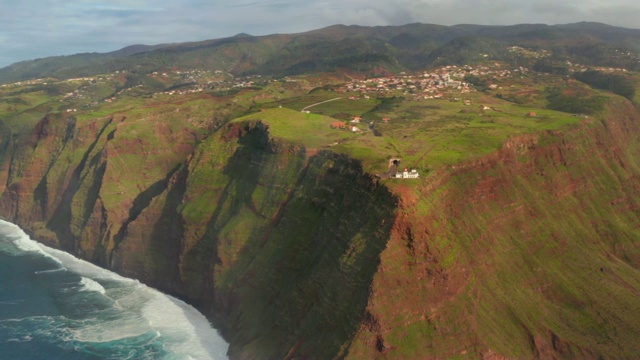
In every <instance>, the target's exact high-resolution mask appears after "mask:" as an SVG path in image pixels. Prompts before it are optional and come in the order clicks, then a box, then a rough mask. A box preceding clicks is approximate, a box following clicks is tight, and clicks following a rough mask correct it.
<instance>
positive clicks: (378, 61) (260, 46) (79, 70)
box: [0, 22, 640, 83]
mask: <svg viewBox="0 0 640 360" xmlns="http://www.w3.org/2000/svg"><path fill="white" fill-rule="evenodd" d="M639 41H640V30H632V29H625V28H620V27H613V26H608V25H604V24H598V23H586V22H583V23H576V24H567V25H553V26H549V25H544V24H523V25H513V26H481V25H456V26H440V25H431V24H419V23H416V24H408V25H403V26H376V27H365V26H344V25H335V26H330V27H327V28H324V29H319V30H314V31H309V32H305V33H298V34H283V35H268V36H251V35H248V34H239V35H236V36H234V37H230V38H223V39H214V40H207V41H200V42H191V43H179V44H164V45H155V46H142V45H136V46H131V47H127V48H124V49H122V50H119V51H114V52H110V53H105V54H97V53H91V54H77V55H69V56H58V57H51V58H44V59H37V60H32V61H23V62H19V63H16V64H13V65H11V66H8V67H5V68H3V69H0V83H9V82H16V81H24V80H29V79H35V78H45V77H55V78H57V79H68V78H77V77H84V76H94V75H97V74H103V73H112V72H115V71H123V70H126V71H134V72H136V73H139V74H149V73H152V72H154V71H167V70H173V69H180V70H184V71H188V70H202V69H217V70H221V71H225V72H228V73H231V74H233V75H234V76H246V75H252V74H269V75H277V76H286V75H296V74H303V73H308V72H322V71H333V70H334V69H336V68H345V69H350V70H355V71H358V72H362V73H366V74H369V75H372V74H380V73H383V72H385V71H392V72H399V71H416V70H420V69H423V68H428V67H433V66H440V65H465V64H467V63H473V62H477V61H480V60H497V61H506V62H509V63H510V64H512V65H522V66H529V67H531V66H533V64H534V63H535V62H536V61H537V60H539V59H540V56H541V54H542V53H545V52H546V53H547V54H553V56H552V59H553V60H554V61H559V62H564V61H571V62H578V63H583V64H586V65H594V66H595V65H598V66H607V67H624V68H627V69H629V70H636V69H638V64H639V63H638V60H640V57H639V55H638V43H639ZM509 46H518V47H523V48H525V49H529V50H530V51H524V52H509V51H506V48H507V47H509ZM536 54H537V55H536Z"/></svg>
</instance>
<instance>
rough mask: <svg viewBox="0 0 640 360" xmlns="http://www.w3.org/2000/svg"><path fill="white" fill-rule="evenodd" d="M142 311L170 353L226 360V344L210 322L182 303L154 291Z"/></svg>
mask: <svg viewBox="0 0 640 360" xmlns="http://www.w3.org/2000/svg"><path fill="white" fill-rule="evenodd" d="M150 290H151V291H152V292H154V293H155V294H154V297H153V298H152V299H151V300H149V301H148V302H147V303H146V305H145V307H144V308H143V310H142V314H143V316H144V317H145V318H146V319H147V320H149V323H150V324H151V326H152V327H153V328H154V329H156V330H158V331H159V332H160V333H161V334H162V335H163V336H165V337H166V338H167V341H166V345H167V348H168V349H169V350H170V351H171V352H175V353H179V354H189V355H190V356H192V357H194V358H196V359H216V360H218V359H227V355H226V353H227V350H228V348H229V344H227V343H226V342H225V341H224V339H222V337H220V335H219V334H218V333H217V331H216V330H214V329H213V328H212V327H211V324H209V321H208V320H207V319H206V318H205V317H204V316H203V315H202V314H201V313H199V312H198V311H196V310H195V309H194V308H193V307H191V306H189V305H188V304H186V303H185V302H183V301H182V300H179V299H176V298H173V297H171V296H168V295H164V294H162V293H160V292H158V291H156V290H152V289H150Z"/></svg>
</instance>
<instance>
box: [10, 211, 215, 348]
mask: <svg viewBox="0 0 640 360" xmlns="http://www.w3.org/2000/svg"><path fill="white" fill-rule="evenodd" d="M0 279H1V280H0V359H29V360H35V359H47V360H50V359H65V360H67V359H118V360H120V359H227V356H226V352H227V349H228V344H227V343H226V342H225V341H224V340H223V339H222V338H221V337H220V336H219V335H218V333H217V332H216V330H215V329H213V328H212V327H211V326H210V325H209V323H208V322H207V320H206V319H205V318H204V316H203V315H202V314H200V313H198V312H197V311H196V310H195V309H194V308H192V307H191V306H189V305H187V304H185V303H184V302H182V301H180V300H178V299H175V298H172V297H170V296H167V295H164V294H162V293H160V292H159V291H156V290H154V289H151V288H149V287H147V286H145V285H143V284H141V283H139V282H138V281H136V280H131V279H127V278H123V277H121V276H119V275H117V274H115V273H112V272H109V271H107V270H104V269H101V268H99V267H96V266H94V265H92V264H90V263H88V262H85V261H82V260H79V259H76V258H74V257H72V256H71V255H68V254H66V253H64V252H61V251H57V250H54V249H51V248H48V247H45V246H43V245H41V244H38V243H36V242H35V241H33V240H31V239H30V238H29V237H28V236H27V235H26V234H25V233H24V232H23V231H22V230H21V229H20V228H19V227H17V226H16V225H13V224H11V223H8V222H5V221H1V220H0Z"/></svg>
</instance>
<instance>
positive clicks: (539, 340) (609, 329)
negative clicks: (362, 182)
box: [350, 100, 640, 359]
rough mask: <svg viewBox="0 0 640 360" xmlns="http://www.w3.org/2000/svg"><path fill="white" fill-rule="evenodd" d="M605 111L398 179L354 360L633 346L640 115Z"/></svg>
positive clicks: (639, 236) (639, 261) (622, 105)
mask: <svg viewBox="0 0 640 360" xmlns="http://www.w3.org/2000/svg"><path fill="white" fill-rule="evenodd" d="M607 114H608V115H607V116H606V117H605V118H604V119H602V120H597V119H587V120H585V121H584V123H583V124H582V125H581V126H579V127H577V128H574V129H571V130H567V131H562V132H545V133H539V134H532V135H523V136H518V137H514V138H512V139H510V140H509V141H507V142H506V143H505V144H504V146H503V148H502V149H501V150H500V151H498V152H496V153H494V154H492V155H490V156H487V157H484V158H482V159H479V160H477V161H474V162H469V163H465V164H462V165H460V166H456V167H451V168H449V169H446V170H444V169H443V170H442V171H440V172H439V173H438V174H435V175H434V176H432V177H431V178H430V179H429V181H427V182H426V183H425V184H424V185H422V186H421V187H420V188H419V189H413V190H410V189H396V192H401V193H403V194H404V196H403V197H402V202H401V204H400V210H399V212H398V217H397V220H396V223H395V225H394V228H393V230H392V233H391V237H390V240H389V242H388V244H387V248H386V249H385V251H383V253H382V254H381V266H380V269H379V271H378V272H377V273H376V275H375V277H374V281H373V284H372V294H371V301H370V302H369V304H368V307H367V317H366V318H367V321H365V322H364V323H363V324H362V326H361V327H360V330H359V332H358V334H357V336H356V340H355V341H354V345H353V346H352V349H351V350H352V351H351V352H350V356H351V357H352V358H354V359H356V358H376V357H380V358H407V359H413V358H447V357H455V356H469V357H472V358H476V357H483V358H503V357H506V358H517V359H524V358H545V359H548V358H633V357H635V356H637V354H638V352H639V351H640V345H639V344H638V342H637V339H638V335H640V327H639V326H638V321H639V320H640V319H639V316H638V313H639V311H640V304H639V303H638V301H637V297H638V294H640V292H639V291H640V271H639V270H640V257H639V255H640V231H639V229H638V224H640V202H639V201H638V199H640V182H639V180H640V177H639V175H640V143H639V142H638V140H639V139H640V117H638V113H637V111H636V109H634V108H633V107H632V106H631V105H630V104H629V103H626V102H623V101H622V100H620V101H619V102H614V103H612V104H610V108H609V109H608V112H607Z"/></svg>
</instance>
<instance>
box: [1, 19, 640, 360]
mask: <svg viewBox="0 0 640 360" xmlns="http://www.w3.org/2000/svg"><path fill="white" fill-rule="evenodd" d="M637 36H638V32H637V31H635V30H627V29H621V28H614V27H609V26H605V25H602V24H590V23H580V24H572V25H561V26H547V25H518V26H512V27H492V26H477V25H458V26H453V27H443V26H435V25H424V24H411V25H406V26H402V27H348V26H333V27H329V28H326V29H320V30H317V31H312V32H308V33H304V34H293V35H273V36H266V37H254V36H251V35H247V34H239V35H238V36H235V37H233V38H229V39H221V40H211V41H206V42H200V43H190V44H172V45H160V46H157V47H153V48H151V47H144V46H142V47H140V46H136V47H134V48H129V49H128V50H127V51H123V52H121V53H119V54H111V55H108V56H107V57H109V58H108V59H107V57H103V55H101V54H91V55H86V54H85V55H78V56H77V57H75V58H74V56H71V57H69V58H66V57H63V58H53V59H42V60H38V61H35V62H32V63H29V62H26V63H21V64H16V65H14V66H12V67H9V68H5V69H3V70H2V74H3V75H2V76H9V75H7V74H12V75H10V76H14V78H13V79H14V80H11V81H10V82H8V83H6V84H3V85H0V129H1V131H0V216H2V217H3V218H6V219H9V220H11V221H13V222H15V223H18V224H20V225H21V226H22V227H24V228H25V229H27V230H28V231H29V232H30V233H31V234H32V235H33V236H34V238H37V239H39V240H42V241H44V242H46V243H47V244H49V245H51V246H55V247H57V248H61V249H63V250H65V251H68V252H70V253H73V254H75V255H77V256H79V257H81V258H84V259H87V260H89V261H91V262H93V263H95V264H98V265H100V266H103V267H105V268H108V269H111V270H114V271H117V272H118V273H121V274H124V275H126V276H130V277H134V278H136V279H139V280H140V281H143V282H145V283H147V284H149V285H151V286H154V287H156V288H158V289H160V290H162V291H164V292H166V293H169V294H172V295H175V296H177V297H179V298H181V299H184V300H185V301H188V302H189V303H190V304H193V305H194V306H196V307H197V308H198V309H199V310H200V311H202V312H203V313H205V314H206V315H207V316H208V318H209V319H210V320H211V321H212V323H213V324H215V326H216V327H217V328H218V329H220V331H221V333H222V334H223V336H224V337H225V339H227V340H228V341H229V342H230V344H231V346H230V354H229V355H230V356H231V358H234V359H236V358H237V359H245V358H288V359H293V358H323V359H324V358H351V359H363V358H366V359H416V358H433V359H442V358H468V359H487V358H495V359H502V358H510V359H525V358H593V359H598V358H611V359H619V358H634V357H635V356H636V355H637V354H638V353H639V352H640V347H639V345H638V342H637V339H638V335H639V334H640V326H639V325H638V324H640V318H639V315H638V314H640V305H639V303H638V301H637V295H638V293H640V232H639V231H638V226H637V225H638V223H640V212H639V211H638V210H639V209H640V204H639V203H638V200H637V199H640V183H638V179H640V143H638V141H637V139H638V137H639V136H640V125H639V124H640V112H639V110H638V106H637V102H638V96H639V95H638V93H637V91H636V90H637V89H638V87H640V78H639V74H638V72H637V68H636V67H635V66H637V58H636V57H635V56H637V55H636V53H635V52H633V51H632V50H629V49H630V48H629V47H628V46H629V44H632V43H633V42H634V41H637V40H635V39H636V37H637ZM600 51H604V53H600ZM372 54H375V56H372ZM593 54H597V55H598V56H592V55H593ZM602 54H606V56H605V55H602ZM70 59H75V60H74V61H77V66H75V65H74V66H66V65H64V66H63V63H64V62H66V61H67V60H70ZM27 68H28V69H30V70H29V71H31V72H27V71H26V69H27ZM23 70H24V71H23ZM27 74H31V75H29V76H32V75H33V76H34V78H30V79H27ZM36 74H37V75H36ZM72 75H73V76H72ZM20 77H24V78H20ZM19 78H20V80H18V79H19ZM4 79H7V77H5V78H4ZM7 81H8V80H7ZM404 169H406V170H407V171H406V172H407V173H408V174H414V175H415V176H411V177H400V178H399V177H397V174H398V173H400V174H401V175H402V174H403V173H404V171H403V170H404ZM411 170H415V171H414V172H412V171H411Z"/></svg>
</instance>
